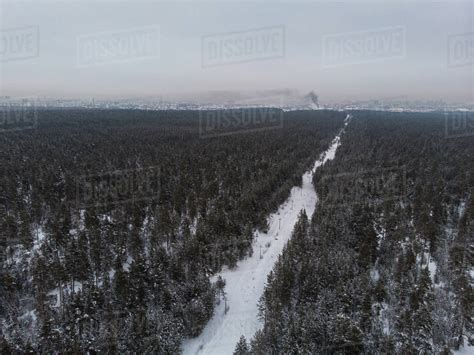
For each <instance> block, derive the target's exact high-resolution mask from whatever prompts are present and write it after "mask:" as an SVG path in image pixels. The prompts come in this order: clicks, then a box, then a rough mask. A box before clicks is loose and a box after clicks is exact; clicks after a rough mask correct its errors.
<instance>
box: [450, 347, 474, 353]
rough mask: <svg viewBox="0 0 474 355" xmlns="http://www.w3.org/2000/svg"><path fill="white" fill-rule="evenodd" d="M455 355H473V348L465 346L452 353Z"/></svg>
mask: <svg viewBox="0 0 474 355" xmlns="http://www.w3.org/2000/svg"><path fill="white" fill-rule="evenodd" d="M454 354H455V355H473V354H474V346H469V345H468V346H465V347H462V348H461V349H459V350H455V351H454Z"/></svg>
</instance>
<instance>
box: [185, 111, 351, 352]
mask: <svg viewBox="0 0 474 355" xmlns="http://www.w3.org/2000/svg"><path fill="white" fill-rule="evenodd" d="M350 118H351V115H347V118H346V124H345V125H347V123H348V121H349V120H350ZM342 133H343V130H341V132H340V133H339V135H338V136H336V138H334V140H333V141H332V143H331V146H330V147H329V149H328V150H327V151H326V152H324V153H323V154H321V156H320V158H319V159H318V160H317V161H316V162H315V164H314V167H313V168H312V169H311V170H310V171H307V172H306V173H305V174H304V175H303V185H302V187H301V188H300V187H293V188H292V190H291V193H290V197H289V198H288V199H287V200H286V201H285V202H284V203H283V204H282V205H281V206H280V207H279V209H278V211H277V212H276V213H274V214H272V215H270V216H269V218H268V222H269V226H270V227H269V230H268V233H263V232H257V234H256V238H255V239H254V242H253V250H254V252H253V254H252V256H251V257H248V258H246V259H244V260H241V261H239V262H238V263H237V266H236V268H234V269H232V270H229V269H228V268H224V269H223V271H222V272H221V273H219V274H218V275H220V276H222V278H224V279H225V282H226V286H225V292H226V293H227V306H228V310H227V312H225V305H224V302H223V301H221V302H220V304H219V305H218V306H216V308H215V310H214V315H213V316H212V318H211V319H210V320H209V322H208V323H207V325H206V327H205V328H204V330H203V331H202V333H201V334H200V335H199V336H198V337H196V338H192V339H186V340H185V341H184V342H183V344H182V350H183V354H206V355H210V354H218V355H222V354H232V353H233V351H234V349H235V345H236V343H237V342H238V340H239V338H240V336H241V335H244V336H245V337H246V338H247V339H251V338H252V337H253V335H254V334H255V332H256V331H257V330H259V329H261V328H262V327H263V323H262V322H261V321H260V320H259V319H258V318H257V316H258V307H257V303H258V300H259V299H260V297H261V295H262V294H263V291H264V288H265V283H266V281H267V276H268V274H269V273H270V271H272V269H273V265H274V263H275V262H276V260H277V258H278V256H279V255H280V254H281V252H282V250H283V247H284V246H285V244H286V242H287V241H288V240H289V239H290V237H291V233H292V231H293V228H294V225H295V223H296V222H297V220H298V215H299V213H300V211H301V210H302V209H305V210H306V214H307V215H308V217H309V218H311V216H312V215H313V212H314V209H315V206H316V201H317V196H316V192H315V189H314V186H313V183H312V177H313V173H314V172H315V171H316V169H317V168H318V167H320V166H321V165H323V164H324V163H326V162H327V161H328V160H331V159H334V157H335V155H336V150H337V148H338V147H339V145H340V134H342ZM218 275H215V276H214V277H213V278H212V279H214V280H215V279H216V278H217V276H218Z"/></svg>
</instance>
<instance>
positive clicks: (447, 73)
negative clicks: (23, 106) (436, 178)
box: [0, 0, 474, 103]
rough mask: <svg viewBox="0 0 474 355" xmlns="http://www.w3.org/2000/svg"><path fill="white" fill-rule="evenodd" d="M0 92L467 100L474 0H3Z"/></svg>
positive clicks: (470, 89)
mask: <svg viewBox="0 0 474 355" xmlns="http://www.w3.org/2000/svg"><path fill="white" fill-rule="evenodd" d="M1 6H2V21H1V23H2V25H1V31H2V32H1V38H0V40H1V41H0V67H1V71H0V95H2V96H6V95H11V96H47V97H57V98H82V99H86V98H96V99H113V98H133V97H135V98H140V97H149V96H162V95H165V96H168V97H176V98H179V97H191V96H193V95H195V96H196V97H199V96H201V95H204V96H205V95H208V93H209V92H223V91H230V92H248V91H258V90H272V89H280V90H283V89H288V90H290V91H292V90H297V91H298V92H300V93H301V94H304V95H306V94H307V93H309V92H311V91H314V92H315V93H316V94H317V95H318V96H319V100H320V101H321V102H322V103H324V102H336V101H342V100H370V99H383V98H394V97H400V96H403V97H408V98H410V99H413V100H440V99H442V100H445V101H447V102H466V103H472V102H473V101H474V99H473V85H472V84H473V69H474V68H473V59H474V58H473V56H474V54H473V53H474V50H473V48H472V43H474V40H473V35H472V33H473V32H474V29H473V21H472V14H473V5H472V3H471V2H462V1H459V2H431V1H417V2H414V3H405V2H400V3H398V4H397V3H395V2H388V3H378V2H367V1H365V2H362V1H350V2H343V3H335V4H333V3H329V2H326V1H316V2H312V1H309V0H307V1H304V2H299V3H298V2H297V3H290V2H275V3H268V2H261V1H258V2H250V1H245V2H239V3H216V2H209V3H203V2H199V1H198V2H178V3H167V2H161V1H147V2H109V1H107V2H96V3H92V2H86V3H79V2H74V1H72V2H66V1H60V2H47V1H42V2H39V3H32V2H21V1H7V2H4V3H2V5H1Z"/></svg>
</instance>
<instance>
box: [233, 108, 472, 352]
mask: <svg viewBox="0 0 474 355" xmlns="http://www.w3.org/2000/svg"><path fill="white" fill-rule="evenodd" d="M353 116H354V118H353V120H352V121H351V122H350V124H349V126H348V128H347V129H346V132H345V134H344V135H343V137H342V143H341V146H340V147H339V150H338V152H337V155H336V158H335V160H334V161H331V162H328V163H327V164H326V165H325V166H324V167H323V168H321V170H319V171H318V172H317V173H316V174H315V176H314V183H315V187H316V189H317V191H318V195H319V198H320V200H319V202H318V203H317V207H316V211H315V214H314V215H313V217H312V218H311V216H307V215H306V214H304V213H303V214H301V215H300V218H299V222H298V223H297V225H296V226H295V229H294V232H293V236H292V239H291V241H290V242H289V243H288V244H287V246H286V248H285V250H284V252H283V254H282V255H281V257H280V258H279V260H278V261H277V263H276V264H275V266H274V269H273V271H272V273H271V274H270V275H269V277H268V281H267V285H266V289H265V292H264V295H263V296H262V298H261V300H260V311H261V313H260V317H261V318H262V320H263V321H264V324H265V325H264V328H263V330H262V331H259V332H257V333H256V334H255V336H254V338H253V339H248V340H247V339H241V341H240V342H239V343H238V345H237V346H236V353H240V354H242V353H246V354H249V353H251V354H268V353H270V354H359V353H364V354H450V353H452V351H453V350H457V349H460V348H461V347H462V346H467V345H469V344H471V345H472V344H473V342H474V337H473V336H474V335H473V330H474V329H473V326H474V324H473V316H474V314H473V306H474V293H473V289H472V286H473V283H472V281H473V280H472V277H473V272H472V271H473V266H474V265H473V263H474V259H473V257H474V255H473V251H474V250H473V245H474V244H473V243H474V232H473V230H474V199H473V187H474V170H473V169H474V164H473V163H474V161H473V152H474V141H473V140H472V136H471V137H469V136H467V137H455V138H450V139H447V138H446V137H445V115H444V114H442V113H388V112H386V113H382V112H374V111H372V112H371V111H356V112H354V113H353ZM242 349H243V350H242Z"/></svg>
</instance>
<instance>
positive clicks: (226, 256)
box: [0, 109, 345, 354]
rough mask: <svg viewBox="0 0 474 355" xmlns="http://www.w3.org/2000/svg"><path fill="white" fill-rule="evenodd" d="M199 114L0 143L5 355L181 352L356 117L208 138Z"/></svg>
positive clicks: (66, 121)
mask: <svg viewBox="0 0 474 355" xmlns="http://www.w3.org/2000/svg"><path fill="white" fill-rule="evenodd" d="M281 114H282V115H283V112H281ZM200 115H201V113H199V112H198V111H140V110H86V109H48V110H46V109H44V110H38V124H37V127H36V128H35V129H30V130H21V131H10V132H4V133H3V134H2V135H1V136H0V146H1V149H0V151H1V155H0V159H1V163H0V165H1V167H2V175H1V182H0V186H1V196H0V198H1V199H0V225H1V233H2V235H1V237H2V251H3V254H2V259H3V260H2V269H1V283H0V287H1V288H0V301H1V302H0V305H1V307H0V352H1V353H10V352H18V353H27V352H34V353H54V352H57V353H87V352H89V353H96V352H104V353H159V354H173V353H177V352H179V348H180V344H181V342H182V340H183V339H184V338H186V337H193V336H197V335H198V334H199V333H200V332H201V330H202V329H203V327H204V325H205V324H206V322H207V321H208V320H209V318H210V317H211V315H212V314H213V308H214V304H215V299H216V294H217V287H218V285H214V284H211V282H210V281H209V276H210V275H212V274H213V273H214V272H216V271H218V270H220V269H221V268H222V266H223V265H226V266H228V267H231V268H232V267H233V266H234V265H235V264H236V262H237V261H238V260H239V259H242V258H244V257H245V256H246V255H248V254H249V253H252V249H251V247H250V245H251V242H252V238H253V234H254V231H255V230H256V229H259V230H265V229H266V228H267V225H266V224H267V222H266V216H267V215H268V214H269V213H271V212H273V211H274V210H276V209H277V207H278V205H279V204H281V203H282V202H283V201H284V200H285V199H286V198H287V197H288V194H289V191H290V189H291V187H292V186H295V185H300V184H301V176H302V174H303V173H304V171H306V170H307V169H308V168H309V167H310V166H311V165H312V164H313V163H314V161H315V159H316V158H317V156H318V155H319V153H321V152H322V151H323V150H324V149H326V148H327V146H328V144H329V142H330V141H331V139H332V138H333V136H334V135H335V134H336V132H337V131H338V129H339V128H340V127H341V126H342V122H343V120H344V117H345V114H343V113H342V112H334V111H317V112H316V111H314V112H313V111H295V112H285V113H284V116H282V127H281V129H272V130H266V131H257V132H244V133H243V134H233V135H227V136H218V137H214V138H207V139H203V138H202V137H201V135H200V134H199V123H200V117H202V116H200ZM120 184H122V185H120ZM124 186H126V187H125V188H124ZM127 188H128V189H127ZM137 197H138V198H137Z"/></svg>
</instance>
